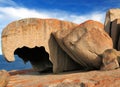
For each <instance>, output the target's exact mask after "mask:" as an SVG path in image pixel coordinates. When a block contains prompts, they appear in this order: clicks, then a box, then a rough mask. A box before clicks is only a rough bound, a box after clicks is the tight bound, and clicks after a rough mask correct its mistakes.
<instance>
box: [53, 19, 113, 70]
mask: <svg viewBox="0 0 120 87" xmlns="http://www.w3.org/2000/svg"><path fill="white" fill-rule="evenodd" d="M103 27H104V26H103V24H101V23H99V22H96V21H92V20H89V21H86V22H84V23H82V24H80V25H79V26H77V27H75V28H74V29H72V30H59V31H57V32H56V33H53V35H54V36H55V38H56V40H57V42H58V43H59V45H60V46H61V48H63V50H64V51H65V52H66V53H67V54H69V55H70V56H71V58H72V59H73V60H75V61H76V62H77V63H79V64H80V65H81V66H83V67H84V68H85V69H99V68H100V66H101V63H102V62H101V60H102V59H101V57H100V56H99V55H100V54H102V53H103V52H104V51H105V50H106V49H111V48H112V46H113V44H112V40H111V38H110V37H109V35H108V34H107V33H106V32H105V31H104V29H103ZM61 33H62V34H61Z"/></svg>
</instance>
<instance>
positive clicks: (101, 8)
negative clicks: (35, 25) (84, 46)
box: [0, 0, 120, 54]
mask: <svg viewBox="0 0 120 87" xmlns="http://www.w3.org/2000/svg"><path fill="white" fill-rule="evenodd" d="M110 8H120V0H0V33H1V32H2V29H3V28H4V27H5V26H6V25H7V24H8V23H10V22H12V21H15V20H19V19H22V18H30V17H36V18H57V19H60V20H67V21H71V22H75V23H78V24H80V23H81V22H84V21H86V20H89V19H92V20H96V21H100V22H102V23H104V18H105V13H106V11H107V10H109V9H110ZM0 35H1V34H0ZM0 48H1V44H0ZM0 54H1V50H0Z"/></svg>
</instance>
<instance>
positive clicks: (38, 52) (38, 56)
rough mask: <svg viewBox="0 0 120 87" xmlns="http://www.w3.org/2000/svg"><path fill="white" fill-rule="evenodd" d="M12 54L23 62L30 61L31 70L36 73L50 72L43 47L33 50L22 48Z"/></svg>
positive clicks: (50, 66) (46, 54) (49, 63)
mask: <svg viewBox="0 0 120 87" xmlns="http://www.w3.org/2000/svg"><path fill="white" fill-rule="evenodd" d="M14 54H15V55H18V56H19V57H20V58H22V59H23V60H24V62H28V61H30V63H31V64H32V66H33V68H34V69H36V70H37V71H46V70H52V63H51V61H50V60H49V54H48V53H47V52H46V50H45V48H44V47H43V46H41V47H34V48H29V47H26V46H24V47H22V48H17V49H16V50H15V52H14Z"/></svg>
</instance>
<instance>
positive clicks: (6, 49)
mask: <svg viewBox="0 0 120 87" xmlns="http://www.w3.org/2000/svg"><path fill="white" fill-rule="evenodd" d="M75 26H77V24H74V23H71V22H66V21H60V20H56V19H36V18H29V19H22V20H18V21H14V22H12V23H10V24H9V25H8V26H7V27H6V28H4V30H3V32H2V51H3V55H4V56H5V58H6V59H7V60H8V61H14V60H15V59H14V54H17V55H18V56H19V57H21V58H22V59H23V60H24V61H25V62H26V61H30V62H31V64H32V65H33V67H34V68H35V69H36V70H38V71H42V70H44V69H47V68H52V67H53V72H54V73H57V72H61V71H64V70H72V69H75V68H76V67H77V66H78V64H77V63H75V62H74V61H73V60H72V59H71V58H70V57H69V56H68V55H67V54H66V53H65V52H64V51H63V50H62V49H61V48H60V47H59V46H58V44H57V43H56V41H55V39H54V37H53V36H52V35H51V32H56V31H58V30H62V29H63V30H65V29H71V28H73V27H75Z"/></svg>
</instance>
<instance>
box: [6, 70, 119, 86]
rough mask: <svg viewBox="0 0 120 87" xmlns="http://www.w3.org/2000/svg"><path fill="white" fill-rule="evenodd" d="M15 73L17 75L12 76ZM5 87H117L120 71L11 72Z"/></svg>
mask: <svg viewBox="0 0 120 87" xmlns="http://www.w3.org/2000/svg"><path fill="white" fill-rule="evenodd" d="M14 73H17V74H14ZM12 74H14V75H11V76H10V81H9V82H8V84H7V86H6V87H119V86H120V69H116V70H111V71H89V72H80V71H73V72H64V73H60V74H52V73H46V74H45V73H42V74H37V73H36V72H33V71H32V72H30V71H29V72H28V71H25V70H24V71H22V73H21V71H15V72H12Z"/></svg>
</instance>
